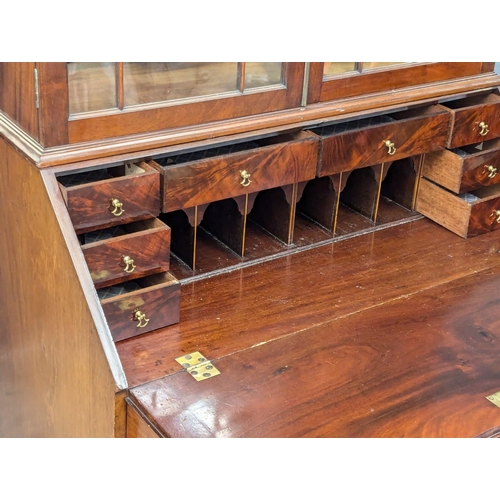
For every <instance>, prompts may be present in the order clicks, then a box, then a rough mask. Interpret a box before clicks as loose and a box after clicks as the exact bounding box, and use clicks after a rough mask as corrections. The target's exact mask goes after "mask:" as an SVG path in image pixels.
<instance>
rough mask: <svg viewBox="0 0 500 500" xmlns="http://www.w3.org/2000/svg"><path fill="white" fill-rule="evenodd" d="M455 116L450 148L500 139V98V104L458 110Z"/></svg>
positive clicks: (455, 111) (499, 100)
mask: <svg viewBox="0 0 500 500" xmlns="http://www.w3.org/2000/svg"><path fill="white" fill-rule="evenodd" d="M492 97H493V96H492ZM494 97H495V100H497V99H496V98H497V96H494ZM454 115H455V116H454V122H453V130H452V134H451V140H450V143H449V146H448V147H449V148H456V147H459V146H464V145H466V144H474V143H476V142H481V141H487V140H490V139H495V138H496V137H500V98H498V102H491V103H489V104H484V105H478V106H471V107H468V108H465V109H456V110H454Z"/></svg>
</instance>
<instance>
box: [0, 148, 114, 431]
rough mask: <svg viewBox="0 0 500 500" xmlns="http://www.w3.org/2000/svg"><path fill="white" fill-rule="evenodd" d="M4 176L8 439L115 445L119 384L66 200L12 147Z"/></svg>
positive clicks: (0, 158)
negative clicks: (99, 440) (84, 280)
mask: <svg viewBox="0 0 500 500" xmlns="http://www.w3.org/2000/svg"><path fill="white" fill-rule="evenodd" d="M0 171H1V172H0V227H1V228H2V231H4V233H3V234H2V237H0V260H1V262H2V265H1V266H0V294H1V295H0V314H1V317H2V327H1V328H0V352H1V355H0V436H1V437H112V436H113V435H114V427H115V398H114V394H115V391H116V390H117V384H118V382H115V380H114V377H113V375H112V371H111V368H110V367H111V366H112V365H113V363H112V361H111V360H109V359H107V356H106V351H105V349H103V345H102V341H101V338H100V332H99V330H100V328H101V325H100V324H99V322H98V321H97V320H96V318H95V317H94V316H93V314H92V312H91V309H90V308H91V307H92V306H91V302H89V303H88V302H87V297H86V296H85V294H84V293H85V292H84V289H83V286H82V285H81V282H80V279H79V275H78V274H77V271H76V269H75V266H74V263H73V258H74V257H72V255H71V254H70V250H69V249H68V245H71V243H70V241H71V235H69V233H65V232H64V231H66V230H65V229H64V230H62V228H61V226H60V222H59V221H58V218H57V217H58V216H57V217H56V212H58V211H60V208H61V207H64V204H63V202H62V199H61V200H60V206H59V207H58V206H57V205H56V206H54V205H53V202H52V200H53V198H52V194H53V193H51V194H50V196H51V197H50V198H49V194H48V189H49V188H48V187H47V186H46V185H45V183H44V179H43V178H42V175H41V173H40V171H39V170H38V169H36V167H34V166H33V165H31V164H30V163H29V162H28V161H27V160H26V159H25V158H23V157H22V156H21V155H20V154H19V153H18V152H17V151H16V150H14V149H13V148H11V147H10V146H9V145H8V144H7V143H6V141H5V140H4V139H0ZM66 217H67V214H66ZM62 218H63V219H64V217H62ZM42 221H43V223H42ZM7 228H9V230H8V231H7ZM68 235H69V239H68ZM73 239H74V243H75V246H76V247H78V242H77V241H76V236H74V234H73ZM70 248H71V247H70ZM75 258H76V259H78V256H76V257H75ZM81 258H82V263H83V257H81ZM83 266H84V264H83ZM88 281H89V283H88V284H87V289H88V290H90V287H91V286H92V285H91V280H90V278H89V280H88ZM68 304H71V307H69V306H68ZM69 353H71V354H69ZM110 355H111V356H112V353H111V354H110ZM115 355H116V353H115ZM113 370H114V367H113Z"/></svg>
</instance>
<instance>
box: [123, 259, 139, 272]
mask: <svg viewBox="0 0 500 500" xmlns="http://www.w3.org/2000/svg"><path fill="white" fill-rule="evenodd" d="M123 263H124V264H125V272H126V273H132V272H133V271H134V270H135V268H136V267H137V266H134V259H131V258H130V257H129V256H128V255H124V256H123Z"/></svg>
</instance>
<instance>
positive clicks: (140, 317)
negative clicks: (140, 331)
mask: <svg viewBox="0 0 500 500" xmlns="http://www.w3.org/2000/svg"><path fill="white" fill-rule="evenodd" d="M134 321H138V323H137V328H143V327H145V326H146V325H147V324H148V323H149V319H147V318H146V315H145V314H144V313H143V312H141V311H135V313H134Z"/></svg>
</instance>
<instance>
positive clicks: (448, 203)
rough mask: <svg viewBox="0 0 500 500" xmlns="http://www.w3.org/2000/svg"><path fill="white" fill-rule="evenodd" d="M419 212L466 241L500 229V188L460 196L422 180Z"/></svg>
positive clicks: (482, 189) (495, 186)
mask: <svg viewBox="0 0 500 500" xmlns="http://www.w3.org/2000/svg"><path fill="white" fill-rule="evenodd" d="M416 210H417V211H418V212H420V213H421V214H423V215H425V216H426V217H428V218H429V219H431V220H433V221H435V222H437V223H438V224H440V225H441V226H444V227H446V228H447V229H449V230H450V231H453V232H454V233H456V234H458V235H459V236H462V237H463V238H467V237H472V236H477V235H479V234H484V233H489V232H491V231H497V230H498V229H500V185H494V186H489V187H485V188H481V189H478V190H476V191H473V192H471V193H464V194H462V195H456V194H454V193H450V192H449V191H447V190H446V189H444V188H442V187H440V186H438V185H436V184H434V183H433V182H431V181H428V180H427V179H421V181H420V187H419V192H418V197H417V204H416Z"/></svg>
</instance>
